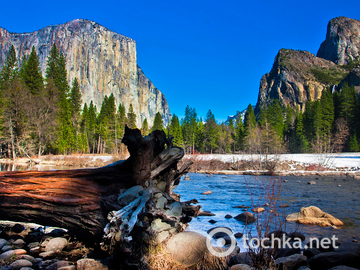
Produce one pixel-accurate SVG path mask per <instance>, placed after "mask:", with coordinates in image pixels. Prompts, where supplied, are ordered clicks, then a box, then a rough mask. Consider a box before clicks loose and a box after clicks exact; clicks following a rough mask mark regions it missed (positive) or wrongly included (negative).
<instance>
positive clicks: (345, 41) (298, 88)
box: [255, 17, 360, 114]
mask: <svg viewBox="0 0 360 270" xmlns="http://www.w3.org/2000/svg"><path fill="white" fill-rule="evenodd" d="M359 57H360V22H359V21H357V20H353V19H349V18H346V17H339V18H335V19H332V20H331V21H330V22H329V25H328V29H327V34H326V40H325V41H324V42H323V43H322V44H321V46H320V49H319V51H318V53H317V56H315V55H313V54H311V53H309V52H307V51H294V50H288V49H281V50H280V51H279V53H278V54H277V56H276V57H275V62H274V64H273V67H272V69H271V71H270V72H269V73H267V74H265V75H263V77H262V78H261V81H260V89H259V95H258V101H257V104H256V107H255V113H256V114H258V113H259V111H260V108H261V107H262V106H266V105H267V104H269V102H270V101H271V99H278V100H279V101H280V104H282V105H284V106H287V105H290V106H291V107H293V108H298V109H299V110H302V111H303V110H304V109H305V104H306V101H307V100H309V99H311V100H317V99H320V98H321V93H322V90H323V89H325V88H327V87H338V86H341V85H342V84H343V83H344V82H345V81H347V82H348V83H350V84H353V85H354V86H355V89H356V90H357V92H358V93H360V65H359V63H360V62H359V60H360V59H359Z"/></svg>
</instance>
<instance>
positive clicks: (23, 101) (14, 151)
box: [0, 45, 360, 158]
mask: <svg viewBox="0 0 360 270" xmlns="http://www.w3.org/2000/svg"><path fill="white" fill-rule="evenodd" d="M65 66H66V62H65V57H64V55H63V54H62V53H60V52H59V50H58V49H57V48H56V46H55V45H53V47H52V49H51V51H50V54H49V56H48V59H47V66H46V72H45V77H43V76H42V72H41V68H40V62H39V58H38V56H37V54H36V50H35V47H33V48H32V50H31V53H30V54H29V55H28V56H24V57H23V58H22V59H21V60H20V59H17V57H16V52H15V49H14V47H13V46H12V47H11V48H10V50H9V52H8V55H7V58H6V61H5V63H4V65H3V66H2V68H1V70H0V155H1V157H9V158H15V157H17V156H25V155H28V156H34V155H38V156H40V155H42V154H71V153H74V152H79V153H113V154H117V153H119V151H123V150H124V149H125V147H124V146H123V145H122V144H121V139H122V137H123V135H124V129H125V125H128V126H129V127H130V128H136V118H137V117H136V114H135V113H134V109H133V106H132V104H129V106H128V108H126V107H125V105H124V104H123V103H120V104H119V105H118V106H116V104H115V97H114V95H113V94H111V95H110V96H105V97H104V100H103V102H102V104H101V108H100V110H99V111H98V109H97V108H96V106H95V105H94V103H93V102H92V101H91V102H90V104H84V106H83V107H82V108H81V104H82V102H81V92H80V85H79V81H78V79H77V78H75V79H74V80H73V82H72V84H71V86H70V85H69V84H68V78H67V72H66V68H65ZM305 108H306V109H305V111H304V112H301V111H299V110H296V109H293V108H291V107H290V106H287V107H284V106H281V105H280V103H279V100H276V99H275V100H272V101H271V102H270V103H269V104H268V105H267V106H264V107H263V108H261V109H260V113H259V115H257V116H255V114H254V110H253V108H252V106H251V104H249V106H248V107H247V109H246V113H245V114H244V116H243V115H242V114H241V113H240V112H237V114H236V115H235V116H234V117H232V118H230V119H229V120H228V121H226V122H224V123H217V122H216V120H215V116H214V114H213V113H212V111H211V110H209V111H208V112H207V114H206V117H205V119H202V118H201V117H198V115H197V113H196V109H195V108H190V107H189V106H187V107H186V108H185V116H184V118H182V119H179V117H178V116H176V115H173V117H172V119H171V122H170V123H169V124H168V125H167V127H164V125H163V120H162V117H161V114H160V113H159V112H158V113H156V115H155V119H154V122H153V123H152V127H151V128H150V127H149V126H150V125H149V123H148V121H147V119H144V120H143V122H142V125H141V127H139V129H140V130H141V132H142V134H143V135H144V136H145V135H147V134H149V132H151V131H153V130H156V129H158V130H164V131H165V132H166V134H167V135H168V136H169V137H172V138H173V143H174V144H175V145H177V146H180V147H184V148H185V149H186V152H187V153H263V154H268V153H269V154H270V153H286V152H291V153H308V152H316V153H323V152H334V151H336V152H340V151H360V147H359V138H360V124H359V123H360V119H359V117H360V101H359V98H358V97H357V95H356V92H355V88H354V86H352V85H348V84H347V83H344V84H343V85H341V86H339V87H338V89H334V88H332V89H330V88H329V89H326V90H324V91H323V92H322V96H321V99H320V100H316V101H311V100H310V101H308V102H307V103H306V106H305Z"/></svg>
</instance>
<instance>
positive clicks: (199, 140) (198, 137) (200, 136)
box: [195, 118, 205, 153]
mask: <svg viewBox="0 0 360 270" xmlns="http://www.w3.org/2000/svg"><path fill="white" fill-rule="evenodd" d="M195 147H196V148H195V149H196V150H197V151H198V152H200V153H205V126H204V123H203V121H202V119H201V118H200V119H199V121H198V123H197V128H196V133H195Z"/></svg>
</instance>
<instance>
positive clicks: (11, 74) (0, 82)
mask: <svg viewBox="0 0 360 270" xmlns="http://www.w3.org/2000/svg"><path fill="white" fill-rule="evenodd" d="M17 75H18V67H17V59H16V52H15V48H14V45H12V46H11V48H10V49H9V52H8V54H7V57H6V60H5V63H4V65H3V66H2V69H1V71H0V93H3V92H4V90H5V89H7V88H9V87H10V83H11V82H12V81H13V80H14V79H15V78H16V77H17Z"/></svg>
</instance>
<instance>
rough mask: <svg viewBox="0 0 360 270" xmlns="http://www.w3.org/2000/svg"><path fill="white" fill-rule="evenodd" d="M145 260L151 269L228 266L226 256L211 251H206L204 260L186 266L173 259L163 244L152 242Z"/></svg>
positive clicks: (195, 269)
mask: <svg viewBox="0 0 360 270" xmlns="http://www.w3.org/2000/svg"><path fill="white" fill-rule="evenodd" d="M145 260H146V261H147V263H148V267H149V269H151V270H181V269H186V270H223V269H227V268H228V264H227V260H226V259H225V258H218V257H216V256H213V255H211V254H210V253H206V254H205V256H204V258H203V260H201V261H200V262H199V263H197V264H196V265H192V266H189V267H185V266H183V265H181V264H179V263H177V262H176V261H175V260H173V258H172V257H171V255H170V254H169V253H168V252H167V251H166V248H165V246H164V245H163V244H160V245H156V244H151V245H150V246H149V248H148V252H147V254H146V255H145Z"/></svg>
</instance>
